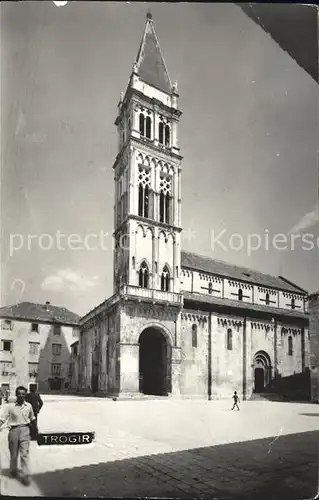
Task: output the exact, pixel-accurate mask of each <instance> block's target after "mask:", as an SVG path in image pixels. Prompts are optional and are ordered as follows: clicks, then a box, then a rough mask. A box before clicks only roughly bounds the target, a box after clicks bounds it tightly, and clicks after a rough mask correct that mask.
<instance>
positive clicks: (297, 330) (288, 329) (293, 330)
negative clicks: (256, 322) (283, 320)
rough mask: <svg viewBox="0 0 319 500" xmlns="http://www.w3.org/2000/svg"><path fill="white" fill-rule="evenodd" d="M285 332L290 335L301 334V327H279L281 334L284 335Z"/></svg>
mask: <svg viewBox="0 0 319 500" xmlns="http://www.w3.org/2000/svg"><path fill="white" fill-rule="evenodd" d="M286 333H288V334H292V335H301V328H292V327H285V326H283V327H282V328H281V335H285V334H286Z"/></svg>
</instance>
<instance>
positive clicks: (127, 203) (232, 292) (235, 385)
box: [79, 13, 309, 398]
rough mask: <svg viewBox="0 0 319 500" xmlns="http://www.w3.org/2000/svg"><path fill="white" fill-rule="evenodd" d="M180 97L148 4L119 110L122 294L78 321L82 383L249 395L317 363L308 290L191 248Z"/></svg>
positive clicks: (130, 391) (128, 391) (158, 392)
mask: <svg viewBox="0 0 319 500" xmlns="http://www.w3.org/2000/svg"><path fill="white" fill-rule="evenodd" d="M178 98H179V95H178V88H177V83H174V84H172V82H171V80H170V77H169V74H168V70H167V67H166V64H165V61H164V58H163V55H162V52H161V49H160V45H159V42H158V39H157V36H156V34H155V29H154V23H153V19H152V16H151V14H150V13H148V14H147V18H146V24H145V28H144V33H143V36H142V41H141V44H140V48H139V50H138V54H137V58H136V61H135V62H134V64H133V67H132V71H131V75H130V79H129V83H128V86H127V89H126V92H125V93H124V94H121V98H120V101H119V103H118V113H117V118H116V120H115V126H116V127H117V132H118V154H117V156H116V159H115V162H114V164H113V171H114V182H115V203H114V275H113V283H114V288H113V295H112V297H110V298H109V299H107V300H105V301H104V302H103V303H102V304H100V305H98V306H97V307H96V308H95V309H93V310H92V311H90V312H89V313H88V314H86V315H85V316H84V317H83V318H82V319H81V322H80V325H81V327H80V328H81V335H80V348H79V350H80V373H81V380H80V389H81V390H83V391H88V392H93V393H97V394H101V395H102V394H104V395H117V396H123V397H125V396H127V395H129V396H137V395H140V394H145V395H154V396H167V395H173V396H179V395H183V396H188V397H208V398H220V397H230V396H231V394H232V393H233V391H234V390H237V391H238V393H239V394H242V396H243V397H244V398H247V397H249V396H250V395H251V394H252V393H253V392H262V391H267V390H269V388H273V387H274V380H275V379H276V377H278V376H281V377H290V376H293V375H295V374H296V373H300V374H303V373H305V372H306V369H307V367H308V364H309V360H308V357H309V356H308V355H309V342H308V341H309V337H308V319H307V316H306V314H305V312H306V309H305V308H306V301H307V292H306V291H305V290H302V289H301V288H300V287H298V286H297V285H295V284H293V283H291V282H290V281H288V280H286V279H285V278H283V277H275V276H270V275H268V274H267V275H265V274H262V273H259V272H257V271H254V270H250V269H246V268H240V267H238V266H233V265H231V264H229V263H226V262H222V261H217V260H214V259H212V258H211V257H208V256H201V255H197V254H194V253H191V252H184V251H182V249H181V233H182V223H181V200H182V193H181V173H182V156H181V154H180V150H179V144H178V126H179V120H180V117H181V114H182V113H181V111H180V109H179V107H178ZM216 216H217V215H216ZM287 332H290V333H289V335H288V334H287Z"/></svg>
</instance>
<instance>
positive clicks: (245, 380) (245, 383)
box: [243, 317, 247, 401]
mask: <svg viewBox="0 0 319 500" xmlns="http://www.w3.org/2000/svg"><path fill="white" fill-rule="evenodd" d="M246 323H247V321H246V317H244V320H243V400H244V401H245V400H246V399H247V332H246Z"/></svg>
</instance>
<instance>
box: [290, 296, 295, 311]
mask: <svg viewBox="0 0 319 500" xmlns="http://www.w3.org/2000/svg"><path fill="white" fill-rule="evenodd" d="M295 307H296V304H295V299H294V298H292V299H291V309H295Z"/></svg>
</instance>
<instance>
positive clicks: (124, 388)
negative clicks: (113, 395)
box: [120, 343, 139, 394]
mask: <svg viewBox="0 0 319 500" xmlns="http://www.w3.org/2000/svg"><path fill="white" fill-rule="evenodd" d="M120 367H121V368H120V393H121V394H132V393H137V392H139V345H138V344H122V343H121V344H120Z"/></svg>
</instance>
